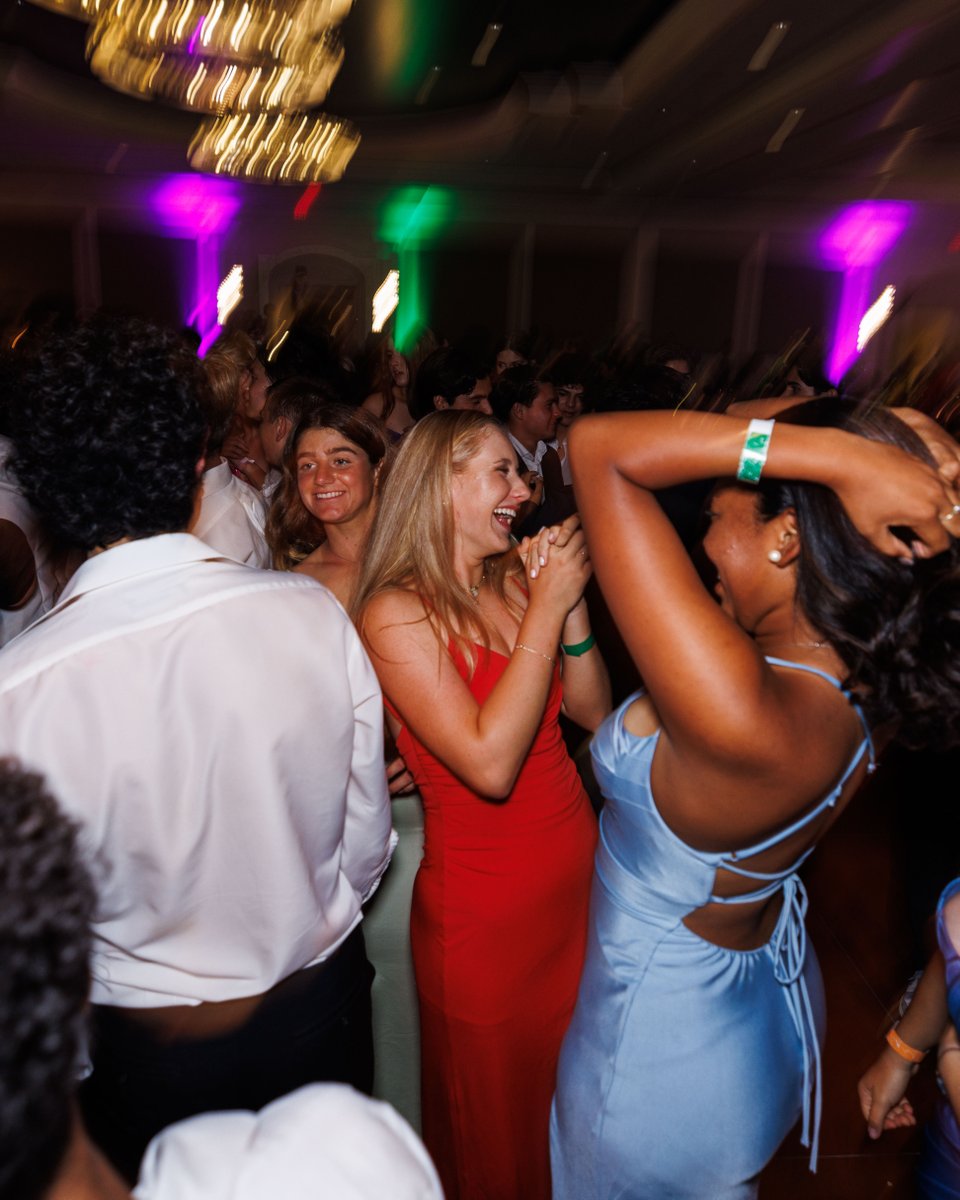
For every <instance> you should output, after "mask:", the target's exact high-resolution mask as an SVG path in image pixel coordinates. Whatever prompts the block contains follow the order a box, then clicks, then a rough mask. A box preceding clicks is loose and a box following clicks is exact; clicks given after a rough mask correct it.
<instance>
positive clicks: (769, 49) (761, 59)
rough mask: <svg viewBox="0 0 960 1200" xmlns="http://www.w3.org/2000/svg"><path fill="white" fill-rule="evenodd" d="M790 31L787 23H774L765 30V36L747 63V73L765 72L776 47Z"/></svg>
mask: <svg viewBox="0 0 960 1200" xmlns="http://www.w3.org/2000/svg"><path fill="white" fill-rule="evenodd" d="M789 30H790V22H789V21H775V22H774V23H773V24H772V25H771V26H770V28H769V29H768V30H767V36H766V37H765V38H764V39H763V41H762V42H761V43H760V45H759V46H758V47H757V48H756V50H754V52H753V58H751V59H750V61H749V62H748V63H747V70H748V71H765V70H766V69H767V64H768V63H769V62H770V59H771V58H773V56H774V54H775V53H776V51H777V47H778V46H779V45H780V43H781V42H782V41H783V39H784V38H785V37H786V36H787V33H788V32H789Z"/></svg>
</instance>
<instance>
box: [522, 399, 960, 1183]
mask: <svg viewBox="0 0 960 1200" xmlns="http://www.w3.org/2000/svg"><path fill="white" fill-rule="evenodd" d="M910 420H911V423H913V424H914V425H915V426H916V427H917V428H918V430H919V432H920V433H921V436H922V439H923V440H921V437H918V436H916V434H914V433H913V432H911V430H910V429H909V428H908V427H907V426H906V425H905V424H904V423H903V422H902V421H900V420H898V419H897V418H896V417H894V416H892V415H891V414H890V413H888V412H885V411H876V410H874V411H872V412H868V411H860V412H857V411H854V409H853V407H852V406H845V405H840V404H838V402H836V401H833V402H830V403H829V404H825V403H824V402H822V401H815V402H813V403H812V404H808V405H805V406H803V407H802V408H800V409H794V410H793V411H792V412H791V413H790V414H789V415H788V416H787V417H786V418H785V419H781V420H778V421H777V423H776V427H775V429H772V428H771V427H770V426H769V425H768V424H767V423H766V422H760V423H758V422H750V424H749V426H748V422H747V421H746V420H744V419H739V418H734V417H728V416H715V415H706V414H698V413H678V414H677V413H662V412H654V413H632V414H616V415H610V416H603V417H596V418H594V417H585V418H583V420H582V421H581V422H579V423H578V424H577V425H576V426H575V427H574V429H573V431H572V432H571V443H572V444H571V459H572V464H573V473H574V484H575V487H576V488H577V495H578V498H579V500H580V511H581V515H582V518H583V522H584V526H585V528H586V530H587V534H588V539H589V545H590V553H591V556H592V558H593V562H594V566H595V569H596V572H597V575H598V577H599V581H600V584H601V586H602V588H603V591H604V594H605V596H606V599H607V602H608V604H609V606H610V610H611V612H612V614H613V616H614V618H615V620H616V622H617V625H618V627H619V629H620V632H621V634H622V635H623V637H624V640H625V642H626V644H627V646H628V648H629V650H630V653H631V655H632V657H633V659H634V661H635V663H636V665H637V668H638V669H639V671H640V674H641V676H642V678H643V679H644V681H645V684H646V690H645V692H643V693H638V694H637V695H635V696H631V697H630V698H629V699H628V700H627V701H625V703H624V704H623V705H621V707H620V708H619V709H618V710H617V711H616V712H614V713H613V714H612V715H611V716H610V717H609V718H608V720H607V721H606V723H605V724H604V725H603V726H601V728H600V730H599V731H598V733H597V735H596V738H595V740H594V763H595V769H596V774H597V778H598V780H599V782H600V784H601V786H602V788H603V790H604V794H605V797H606V804H605V808H604V811H603V815H602V818H601V836H600V845H599V848H598V851H597V859H596V874H595V878H594V887H593V896H592V909H591V928H590V935H589V936H590V940H589V944H588V950H587V960H586V966H585V969H584V975H583V980H582V983H581V987H580V994H579V998H578V1002H577V1008H576V1011H575V1013H574V1017H573V1021H572V1024H571V1026H570V1029H569V1032H568V1034H567V1037H566V1040H565V1042H564V1046H563V1050H562V1053H561V1057H560V1065H559V1073H558V1084H557V1093H556V1098H555V1102H554V1111H553V1118H552V1127H551V1140H552V1167H553V1180H554V1196H555V1198H556V1200H587V1198H589V1200H613V1198H614V1197H616V1198H617V1200H625V1198H627V1197H636V1198H640V1197H646V1198H648V1200H666V1198H667V1197H704V1198H706V1197H709V1198H710V1200H721V1198H724V1197H747V1196H752V1195H754V1194H755V1191H756V1185H757V1177H758V1175H759V1172H760V1171H761V1170H762V1168H763V1167H764V1165H765V1164H766V1163H767V1161H768V1160H769V1159H770V1157H771V1156H772V1154H773V1153H774V1151H775V1150H776V1148H777V1146H778V1145H779V1144H780V1142H781V1140H782V1139H783V1138H784V1136H785V1135H786V1134H787V1132H788V1131H789V1129H790V1128H791V1126H792V1125H793V1124H794V1123H795V1122H796V1121H797V1120H798V1118H802V1122H803V1138H804V1142H805V1144H807V1145H808V1146H809V1147H810V1151H811V1166H814V1167H815V1164H816V1156H817V1143H818V1130H819V1119H820V1102H821V1091H822V1081H821V1073H820V1051H821V1044H822V1038H823V1032H824V1012H823V994H822V988H821V981H820V975H819V970H818V968H817V964H816V959H815V956H814V954H813V951H812V949H810V948H809V947H808V945H807V943H806V937H805V931H804V914H805V911H806V896H805V893H804V889H803V884H802V883H801V881H800V879H799V877H798V876H797V874H796V872H797V869H798V867H799V866H800V864H801V862H802V861H803V860H804V858H805V857H806V856H807V855H808V854H809V853H810V852H811V850H812V849H813V846H814V845H815V843H816V841H817V840H818V839H819V838H820V836H821V835H822V834H823V833H824V831H825V830H826V829H827V827H828V826H829V825H831V824H832V822H833V821H834V820H835V819H836V817H837V815H838V814H839V812H840V811H841V810H842V809H843V807H844V806H845V805H846V803H847V802H848V801H849V799H850V797H851V796H852V795H853V793H854V792H855V791H856V789H857V787H858V786H859V784H860V783H861V781H862V780H863V778H864V776H865V775H866V774H867V772H868V771H869V770H870V769H871V767H872V764H873V762H874V747H873V739H872V736H871V729H872V730H876V731H877V733H878V736H879V738H880V739H882V740H886V739H887V738H889V737H890V736H892V735H893V734H894V733H897V732H900V733H902V734H904V735H905V736H906V737H908V738H909V739H910V740H911V741H912V742H913V744H917V743H926V742H931V741H934V740H936V735H937V734H940V733H943V734H945V735H946V736H945V739H944V740H947V741H950V740H956V739H957V738H958V737H960V565H958V564H960V551H958V548H957V546H956V543H954V541H953V538H952V537H951V534H953V533H957V534H960V505H958V504H957V501H958V497H957V493H956V491H955V489H954V484H955V482H956V480H957V476H958V473H960V458H958V451H957V447H956V445H955V443H953V442H952V441H951V440H950V439H949V438H947V437H946V435H944V434H942V433H941V432H940V431H939V429H938V427H936V426H935V425H934V424H933V423H932V422H929V423H926V424H924V421H923V419H922V418H919V417H917V418H916V419H914V417H912V416H911V417H910ZM924 441H926V442H927V443H928V444H929V445H930V446H931V447H932V448H933V450H934V451H935V452H936V454H937V456H938V457H937V458H936V459H935V458H934V457H933V455H932V454H931V452H930V451H928V450H927V449H926V447H925V445H924ZM937 462H942V464H943V466H942V470H941V469H938V467H937V466H936V463H937ZM738 471H739V473H740V477H741V479H743V480H744V481H745V482H741V483H737V482H734V481H733V480H732V479H731V481H730V484H729V485H723V486H720V487H718V488H717V489H716V490H715V492H714V494H713V496H712V499H711V502H710V510H711V511H710V514H709V515H710V528H709V531H708V533H707V535H706V537H705V540H704V549H705V551H706V553H707V556H708V557H709V559H710V560H711V562H712V564H713V567H714V569H715V572H716V576H717V582H716V586H715V589H714V590H715V593H716V597H717V598H719V600H720V604H719V606H718V605H717V604H716V603H715V600H714V598H713V597H711V595H710V593H709V592H708V591H707V590H706V589H705V588H704V587H703V585H702V583H701V582H700V579H699V578H698V576H697V574H696V572H695V570H694V568H693V566H692V564H691V563H690V560H689V559H688V558H687V556H686V554H685V553H684V551H683V548H682V546H681V544H680V542H679V541H678V539H677V537H676V535H675V534H674V532H673V530H672V528H671V526H670V525H669V523H668V522H667V520H666V518H665V517H664V516H663V514H662V512H661V511H660V509H659V507H658V505H657V502H656V500H655V498H654V496H653V490H654V489H657V488H662V487H669V486H671V485H673V484H678V483H684V482H687V481H690V480H695V479H702V478H707V477H711V476H713V477H724V476H729V477H732V476H733V475H734V474H735V473H736V472H738ZM761 472H762V481H761V482H760V483H759V485H756V483H755V481H756V479H757V478H758V476H759V475H760V474H761ZM747 481H749V482H747ZM955 505H956V506H957V507H956V509H955V507H954V506H955ZM954 525H956V526H957V528H956V530H954V529H953V526H954ZM907 529H909V530H910V532H907ZM545 569H547V570H549V565H548V566H547V567H546V568H545ZM934 612H935V614H936V620H937V622H938V624H937V627H936V628H937V635H936V639H935V641H936V647H935V649H934V645H933V644H932V642H931V638H930V634H929V626H928V625H926V624H925V622H926V621H927V620H928V618H933V615H934ZM928 660H932V661H928Z"/></svg>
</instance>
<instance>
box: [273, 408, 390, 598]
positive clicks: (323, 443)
mask: <svg viewBox="0 0 960 1200" xmlns="http://www.w3.org/2000/svg"><path fill="white" fill-rule="evenodd" d="M287 386H290V385H287ZM391 457H392V454H391V451H390V445H389V441H388V438H387V436H386V430H385V428H384V426H383V424H382V422H380V421H378V420H377V419H376V417H374V416H372V415H371V414H370V413H368V412H367V411H366V410H365V409H362V408H351V407H350V406H349V405H346V404H336V403H334V402H332V401H330V402H326V403H322V404H318V406H317V407H316V408H315V409H313V410H311V411H310V412H308V413H307V414H306V415H305V416H304V417H303V418H302V419H301V420H300V422H299V423H298V425H297V427H296V428H295V429H294V430H293V432H292V433H291V435H290V437H289V438H288V440H287V445H286V449H285V451H284V461H283V481H282V483H281V485H280V487H279V489H278V491H277V495H276V496H275V498H274V501H273V504H272V505H271V508H270V514H269V517H268V520H267V541H268V543H269V545H270V549H271V551H272V553H273V562H274V566H275V567H277V568H278V569H279V570H287V571H291V570H292V571H300V572H302V573H303V574H305V575H312V576H313V578H314V579H316V580H317V581H318V582H320V583H322V584H324V585H325V586H326V587H328V588H329V589H330V590H331V591H332V592H333V594H334V595H335V596H336V597H337V599H338V600H339V601H340V603H341V604H343V605H344V606H349V604H350V599H351V596H352V593H353V589H354V586H355V585H356V581H357V575H358V573H359V569H360V561H361V557H362V555H363V551H364V547H365V546H366V543H367V537H368V535H369V532H370V528H371V526H372V524H373V518H374V514H375V512H376V502H377V494H378V491H379V488H380V487H381V485H382V483H383V480H384V477H385V475H386V472H387V470H388V469H389V463H390V460H391Z"/></svg>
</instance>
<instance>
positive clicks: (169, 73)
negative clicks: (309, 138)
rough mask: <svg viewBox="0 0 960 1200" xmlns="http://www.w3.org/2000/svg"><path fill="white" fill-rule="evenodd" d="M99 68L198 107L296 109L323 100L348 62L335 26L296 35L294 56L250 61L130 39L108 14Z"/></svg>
mask: <svg viewBox="0 0 960 1200" xmlns="http://www.w3.org/2000/svg"><path fill="white" fill-rule="evenodd" d="M87 54H88V56H89V59H90V66H91V67H92V69H93V71H94V73H95V74H96V75H98V76H99V77H100V79H102V80H103V82H104V83H108V84H109V85H110V86H111V87H113V88H115V89H116V90H117V91H120V92H126V93H127V94H128V95H131V96H138V97H141V98H143V97H149V96H153V97H155V98H156V99H158V100H163V101H165V102H166V103H168V104H175V105H176V106H177V107H178V108H187V109H192V110H193V111H195V112H206V113H224V112H235V111H242V112H261V111H279V112H291V111H297V110H301V111H302V110H305V109H308V108H313V107H314V106H315V105H317V104H320V103H322V101H323V100H324V98H325V97H326V95H327V92H328V91H329V90H330V85H331V83H333V80H334V78H335V77H336V74H337V72H338V71H339V70H340V65H341V63H342V62H343V47H342V45H341V43H340V39H339V36H338V35H337V34H336V33H335V32H325V33H321V34H320V36H319V37H315V38H313V39H312V40H310V41H307V40H305V39H303V38H300V39H298V53H297V56H296V57H293V56H288V55H284V57H283V58H281V59H278V58H276V57H271V56H269V55H266V54H261V55H259V56H256V57H255V56H253V55H251V56H250V58H248V59H245V58H244V57H242V56H240V55H239V54H230V53H226V52H223V51H222V50H218V51H216V52H214V53H211V52H209V51H208V48H207V47H196V46H195V47H193V48H192V49H191V48H190V44H189V43H187V44H185V45H182V46H177V45H172V46H164V47H158V46H156V45H153V44H151V42H150V41H138V40H136V39H135V38H134V37H131V36H130V35H129V34H128V32H127V30H126V29H125V28H124V26H123V24H122V23H120V22H115V21H112V20H111V19H110V18H109V16H104V17H100V18H99V19H98V20H97V21H96V23H95V24H94V26H93V28H92V30H91V32H90V36H89V38H88V43H87Z"/></svg>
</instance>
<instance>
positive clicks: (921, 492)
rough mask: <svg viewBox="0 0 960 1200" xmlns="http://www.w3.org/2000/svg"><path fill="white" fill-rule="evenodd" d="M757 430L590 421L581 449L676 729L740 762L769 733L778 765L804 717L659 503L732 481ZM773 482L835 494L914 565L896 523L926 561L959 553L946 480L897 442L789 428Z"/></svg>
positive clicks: (583, 479) (616, 586)
mask: <svg viewBox="0 0 960 1200" xmlns="http://www.w3.org/2000/svg"><path fill="white" fill-rule="evenodd" d="M747 428H748V422H747V421H746V420H745V419H738V418H733V417H727V416H717V415H713V414H705V413H704V414H701V413H670V412H652V413H625V414H610V415H604V416H590V417H584V418H582V419H581V420H580V421H578V422H577V423H576V424H575V425H574V426H573V428H572V430H571V432H570V438H569V448H570V455H571V464H572V468H573V475H574V486H575V488H576V491H577V496H578V500H579V506H580V512H581V516H582V519H583V522H584V527H585V529H586V532H587V537H588V540H589V544H590V550H591V556H592V559H593V563H594V567H595V570H596V572H597V576H598V579H599V582H600V585H601V587H602V589H603V592H604V595H605V597H606V599H607V602H608V604H609V606H610V610H611V613H612V615H613V617H614V619H615V620H616V622H617V626H618V628H619V629H620V631H621V634H622V635H623V637H624V640H625V642H626V644H627V647H628V649H629V651H630V653H631V656H632V657H633V659H634V661H635V663H636V665H637V667H638V669H639V671H640V673H641V675H642V676H643V678H644V680H645V682H646V684H647V687H648V689H649V691H650V693H651V695H652V697H653V699H654V702H655V704H656V706H657V710H658V712H659V715H660V718H661V721H662V723H663V726H664V728H665V729H666V730H667V732H668V736H669V737H670V738H671V740H677V741H682V742H684V744H685V746H686V747H687V748H689V750H690V752H691V753H694V754H699V755H702V756H706V757H707V758H709V759H713V760H722V759H724V758H728V759H729V760H730V761H731V762H734V761H736V760H737V759H739V758H741V757H742V755H743V753H744V747H745V746H746V747H749V746H750V745H751V743H753V744H754V745H755V743H756V738H755V736H754V735H755V733H756V730H757V729H759V728H762V727H763V728H766V729H768V730H769V731H770V736H769V738H768V740H767V743H766V752H768V753H769V754H770V755H771V757H772V756H774V755H775V754H776V753H777V752H778V751H779V749H780V747H781V745H788V744H789V741H790V737H791V729H790V726H791V713H790V711H789V710H788V709H785V708H784V706H783V704H782V697H783V694H784V690H783V688H782V687H781V681H780V680H779V678H778V676H777V675H776V674H775V673H774V672H772V671H770V670H769V669H768V668H767V666H766V664H765V663H764V661H763V658H762V656H761V654H760V652H759V651H758V649H757V646H756V644H755V643H754V641H753V639H752V638H751V637H749V636H748V635H747V634H746V633H744V632H743V630H742V629H740V628H739V627H738V626H737V625H736V624H735V622H734V621H733V620H732V619H731V618H730V617H728V616H727V615H726V614H725V613H724V612H723V611H721V609H720V608H719V607H718V606H717V604H716V603H715V602H714V600H713V599H712V598H711V597H710V595H709V594H708V593H707V591H706V590H705V589H704V587H703V586H702V584H701V583H700V580H699V578H698V576H697V574H696V572H695V570H694V568H693V566H692V564H691V562H690V560H689V558H688V557H687V555H686V553H685V552H684V550H683V547H682V545H681V544H680V541H679V539H678V538H677V537H676V535H675V533H674V532H673V529H672V527H671V526H670V524H669V522H668V521H667V520H666V518H665V517H664V516H663V514H662V512H661V510H660V507H659V505H658V504H657V502H656V500H655V498H654V496H653V494H652V493H653V490H654V489H657V488H663V487H668V486H670V485H673V484H677V483H683V482H687V481H690V480H694V479H704V478H711V477H721V478H722V477H728V478H731V479H732V478H733V476H734V475H735V473H736V470H737V466H738V462H739V458H740V453H741V450H742V447H743V443H744V437H745V434H746V432H747ZM764 474H765V475H766V476H769V477H772V478H780V479H801V480H807V481H810V482H815V483H820V484H823V485H824V486H826V487H830V488H832V489H833V490H834V491H835V492H836V493H837V495H838V497H839V498H840V499H841V501H842V502H843V503H844V505H845V507H846V509H847V512H848V513H849V515H850V517H851V519H852V520H853V522H854V524H855V525H856V526H857V527H858V528H859V529H860V531H861V532H862V533H864V534H865V535H866V536H867V537H868V538H869V539H870V540H871V541H872V542H873V543H874V545H876V546H877V547H878V548H879V549H880V550H882V551H883V552H885V553H888V554H897V555H909V554H910V553H911V548H910V547H907V546H905V545H904V544H903V543H902V542H901V541H900V540H899V539H898V538H897V537H896V536H895V534H894V533H893V532H892V531H891V528H890V527H891V526H894V525H898V526H899V525H902V526H910V527H911V528H912V529H913V530H914V532H915V535H916V539H917V540H916V542H915V543H914V548H913V552H914V553H917V554H926V553H932V552H936V551H939V550H942V549H944V548H945V547H946V545H947V544H948V542H949V536H948V534H947V532H946V530H945V528H944V526H943V524H942V523H941V521H940V517H941V516H942V515H943V514H944V513H945V512H947V511H949V510H950V509H951V506H952V504H953V503H954V497H953V494H952V492H950V491H948V489H947V487H946V485H945V482H944V481H943V480H942V479H941V478H940V477H939V476H938V474H937V472H936V471H935V470H934V469H933V468H931V467H929V466H927V465H925V464H923V463H921V462H919V461H918V460H916V459H914V458H912V457H911V456H909V455H907V454H906V453H904V452H903V451H901V450H899V449H897V448H896V447H894V446H891V445H889V444H886V443H880V442H873V441H867V440H866V439H864V438H861V437H858V436H856V435H854V434H850V433H845V432H842V431H840V430H836V429H820V428H811V427H808V426H801V425H789V424H786V423H780V424H777V425H776V427H775V430H774V433H773V437H772V439H771V442H770V447H769V453H768V456H767V460H766V466H765V468H764ZM778 718H779V720H778ZM758 752H763V748H758Z"/></svg>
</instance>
